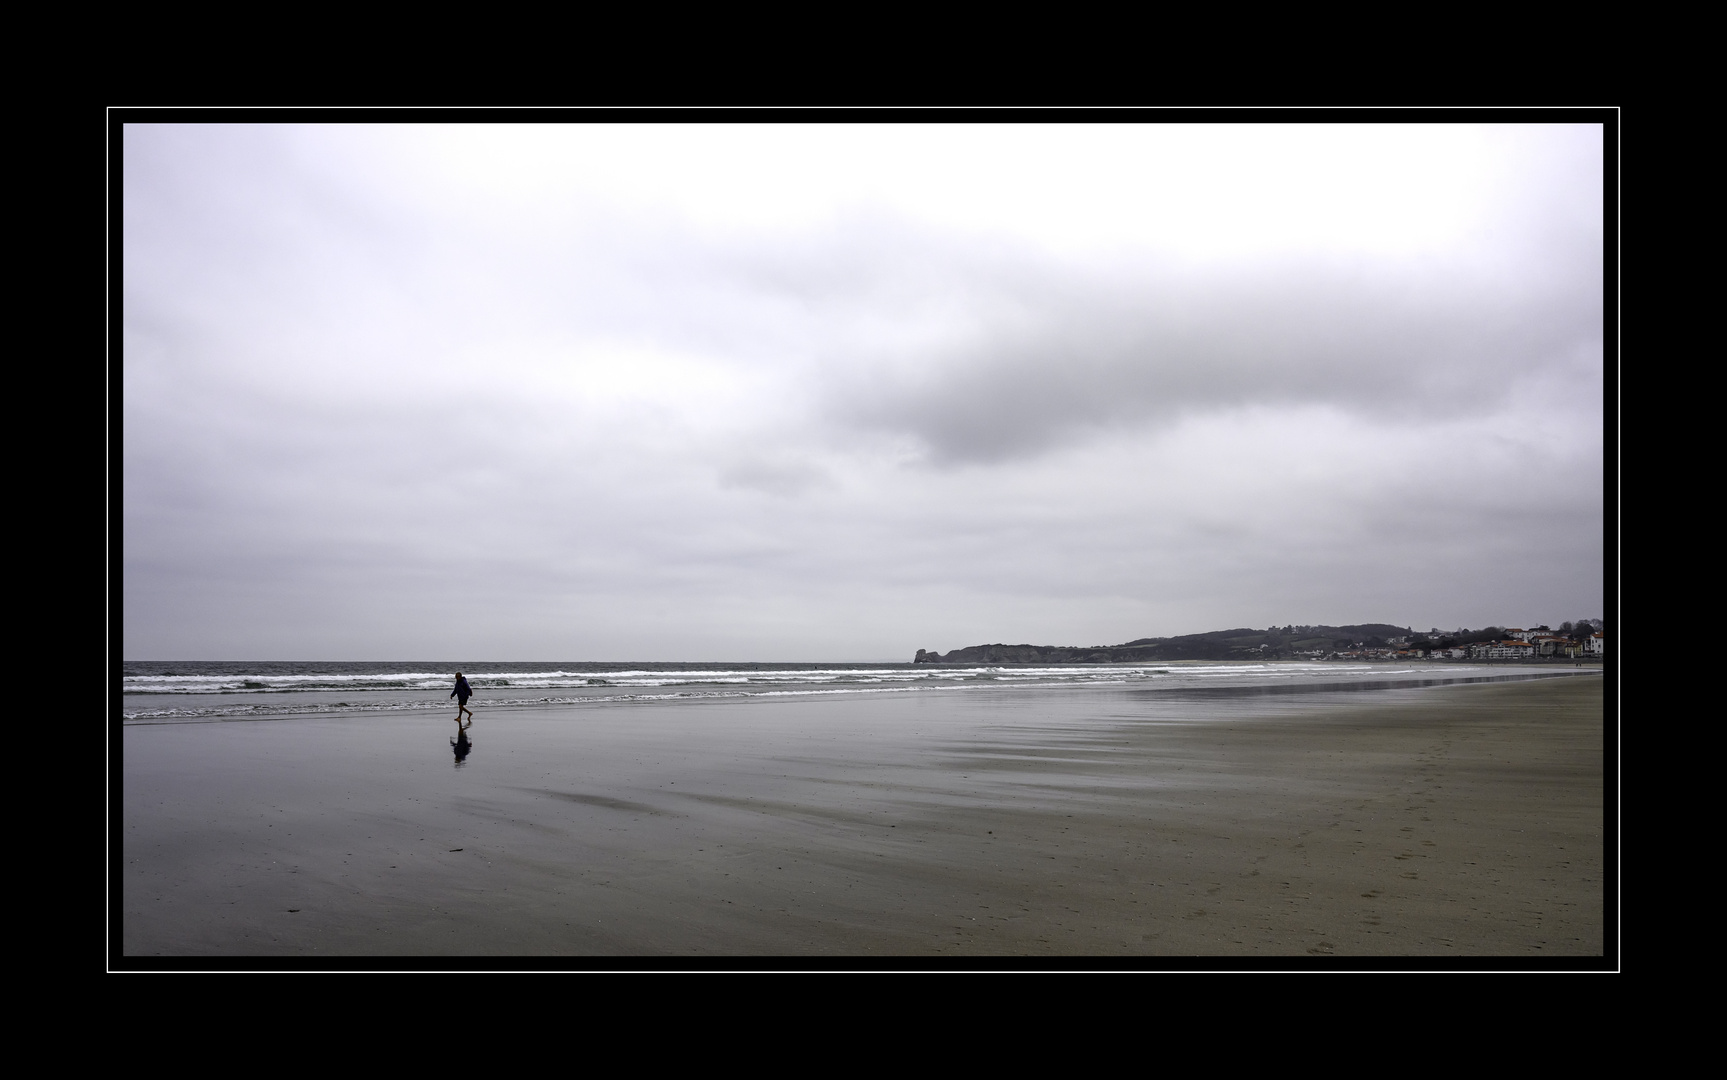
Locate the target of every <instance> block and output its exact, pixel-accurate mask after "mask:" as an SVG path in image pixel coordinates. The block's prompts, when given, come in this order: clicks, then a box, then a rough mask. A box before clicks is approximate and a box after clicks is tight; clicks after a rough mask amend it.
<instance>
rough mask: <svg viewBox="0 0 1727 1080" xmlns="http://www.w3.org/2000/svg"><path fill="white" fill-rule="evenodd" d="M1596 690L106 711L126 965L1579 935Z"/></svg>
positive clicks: (1034, 957)
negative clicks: (458, 739) (466, 749)
mask: <svg viewBox="0 0 1727 1080" xmlns="http://www.w3.org/2000/svg"><path fill="white" fill-rule="evenodd" d="M1604 684H1605V680H1604V679H1603V678H1601V677H1600V676H1598V675H1582V676H1575V677H1571V678H1564V677H1561V678H1539V679H1532V680H1518V681H1511V682H1505V681H1493V682H1488V683H1474V684H1452V685H1445V686H1437V687H1428V688H1422V689H1398V690H1379V691H1374V692H1369V693H1362V692H1356V691H1352V692H1348V693H1335V694H1332V693H1323V692H1322V693H1316V694H1314V695H1312V696H1311V697H1306V698H1304V697H1301V696H1299V695H1274V696H1270V697H1267V696H1262V695H1258V694H1250V695H1223V696H1216V697H1214V698H1213V699H1212V700H1205V701H1200V700H1195V699H1193V698H1188V697H1185V696H1180V697H1174V696H1170V695H1163V694H1160V693H1159V692H1155V691H1135V690H1131V689H1122V690H1117V691H1103V690H1093V691H1087V692H1085V693H1070V692H1066V691H1060V690H1058V691H1053V692H1049V691H1035V690H1032V691H1024V692H1017V691H1012V690H1001V691H998V692H996V693H993V694H990V695H947V694H941V695H888V696H885V697H882V698H875V699H862V698H852V699H843V700H842V699H811V698H785V699H778V700H773V701H763V700H761V699H750V700H744V701H716V702H711V703H704V706H703V707H702V708H701V709H699V710H691V709H690V708H689V707H688V706H676V705H673V706H661V705H653V704H637V705H632V706H631V707H630V708H628V709H616V708H595V709H586V710H577V711H575V712H572V711H570V710H555V709H543V710H535V709H533V708H528V707H515V708H511V709H507V710H505V709H500V710H498V711H497V712H496V713H495V714H492V715H490V716H488V715H487V714H486V713H485V712H483V711H482V712H481V714H480V717H479V720H478V722H477V723H476V724H475V725H474V727H473V728H472V729H471V730H470V737H471V739H472V741H473V747H474V749H473V751H472V754H471V756H470V757H469V758H468V759H467V761H466V762H465V763H464V764H463V765H462V767H460V768H455V767H453V761H452V756H451V753H450V749H449V746H448V737H449V736H451V735H452V734H453V732H454V725H453V724H452V723H450V722H449V721H448V720H447V719H433V718H430V717H426V716H421V715H415V716H402V717H379V718H372V717H367V718H363V719H362V718H357V717H352V716H349V717H331V718H308V719H296V720H292V721H285V722H272V723H225V724H208V723H190V724H178V725H175V724H160V725H151V724H146V725H126V726H124V727H123V729H122V730H121V731H120V733H119V737H120V738H121V740H122V742H123V746H124V750H123V753H122V770H123V783H122V793H123V794H122V800H121V802H122V809H121V814H120V826H119V828H120V831H119V835H118V842H117V845H116V846H117V848H118V851H119V863H120V865H119V873H118V875H117V876H118V878H119V888H118V890H117V892H118V895H117V897H116V901H117V904H118V912H117V914H118V922H119V927H118V931H119V933H118V937H119V944H118V947H117V948H118V952H119V956H118V963H119V966H124V967H138V968H149V967H152V966H164V965H165V966H174V963H175V962H176V961H177V960H178V961H187V960H189V961H193V962H202V963H208V962H210V961H218V962H219V961H221V960H224V959H226V960H234V961H245V963H244V964H237V965H236V966H252V965H253V964H254V963H256V964H258V965H260V966H272V965H276V966H279V965H280V964H282V963H292V964H294V965H296V966H305V965H307V964H310V965H313V966H316V965H318V964H319V963H321V962H324V961H325V960H327V961H328V962H329V963H330V964H331V965H332V966H335V967H353V966H356V964H367V963H368V962H369V961H373V960H377V959H380V958H389V957H411V958H416V962H417V963H423V962H425V961H426V960H427V959H429V958H438V957H449V958H456V959H458V960H460V961H461V963H462V964H463V965H467V964H471V963H472V962H473V961H474V960H475V959H477V958H486V957H505V958H507V957H524V958H536V959H535V960H534V962H533V964H532V965H530V966H542V965H544V964H545V963H546V962H548V961H550V960H553V959H556V958H567V959H568V960H570V961H572V962H573V964H572V966H576V967H580V966H584V965H583V963H582V962H583V961H584V960H586V961H591V962H600V961H607V962H615V961H616V960H618V959H622V958H629V957H643V958H649V959H651V960H652V961H653V963H654V964H656V965H663V964H665V963H675V962H677V961H678V959H679V958H683V959H684V960H687V961H691V962H696V963H702V964H711V963H714V962H719V961H724V960H725V959H727V958H733V959H759V958H764V957H785V958H788V959H790V960H794V961H796V962H797V963H798V964H800V965H808V964H812V963H814V964H821V963H823V962H830V961H831V962H833V963H834V966H840V967H844V966H848V965H847V964H846V963H844V961H845V960H847V959H850V958H857V960H856V961H854V963H865V964H870V965H873V964H876V963H878V962H879V961H880V958H901V957H903V958H908V959H909V960H911V961H913V962H915V963H926V964H927V963H951V962H954V960H955V958H958V959H959V960H961V961H963V960H964V959H966V958H975V959H977V960H982V961H988V962H990V963H992V964H999V962H1000V961H1001V960H1004V959H1006V960H1012V959H1015V958H1017V959H1021V960H1024V961H1027V962H1035V963H1044V962H1047V960H1048V959H1049V958H1087V959H1088V960H1092V961H1098V962H1110V963H1117V964H1119V963H1121V962H1123V960H1132V959H1136V958H1138V959H1145V960H1148V961H1150V965H1149V966H1156V960H1157V958H1160V957H1164V958H1200V957H1217V958H1220V959H1228V960H1230V961H1233V962H1238V963H1239V962H1253V961H1254V960H1256V959H1259V960H1264V959H1272V960H1279V961H1282V962H1288V961H1290V960H1291V959H1293V960H1295V961H1297V962H1311V963H1328V962H1329V961H1320V960H1317V959H1316V958H1319V957H1357V958H1363V959H1365V960H1369V961H1372V962H1375V963H1378V962H1382V961H1383V960H1385V959H1391V958H1397V957H1422V958H1438V959H1440V960H1442V961H1443V960H1458V959H1462V960H1463V961H1464V962H1468V961H1472V960H1482V959H1490V958H1509V959H1515V960H1518V962H1521V963H1541V962H1544V960H1551V959H1553V958H1556V957H1565V958H1591V957H1594V958H1599V957H1602V956H1603V955H1604V953H1605V948H1606V925H1605V917H1606V916H1605V912H1606V903H1605V900H1606V889H1607V885H1606V881H1605V877H1604V871H1605V866H1606V859H1605V851H1604V844H1605V836H1606V831H1605V821H1604V820H1603V815H1604V812H1605V805H1606V804H1605V778H1604V773H1603V766H1604V762H1603V751H1604V738H1605V727H1604V724H1605V715H1604V714H1605V685H1604ZM502 966H507V965H502ZM1075 966H1086V965H1084V964H1079V965H1075Z"/></svg>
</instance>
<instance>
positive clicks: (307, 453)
mask: <svg viewBox="0 0 1727 1080" xmlns="http://www.w3.org/2000/svg"><path fill="white" fill-rule="evenodd" d="M435 135H437V133H436V132H418V131H414V130H412V129H406V130H397V129H388V130H386V131H382V132H379V133H378V134H377V137H376V139H371V138H370V136H369V135H368V133H365V132H359V133H354V132H341V133H327V132H321V131H319V130H317V129H273V128H263V129H252V128H234V129H219V128H209V129H206V128H194V129H143V130H136V131H134V130H131V129H129V130H128V135H127V141H126V146H125V153H126V160H125V175H126V183H125V191H124V222H123V227H124V233H123V235H124V237H125V240H124V244H125V266H124V292H123V296H122V320H123V329H124V355H123V357H122V358H121V363H122V370H121V376H122V386H123V389H122V409H123V437H124V443H123V453H124V462H123V478H122V484H123V493H122V494H123V502H124V517H125V520H124V523H123V545H124V560H125V564H124V565H125V571H124V590H125V599H124V609H125V635H126V643H127V644H126V648H127V651H128V655H137V656H182V657H189V656H194V655H209V656H214V655H231V656H239V655H241V653H242V652H244V653H248V654H250V655H256V656H279V657H286V656H317V655H322V656H337V655H349V656H365V657H379V656H386V655H396V656H409V655H419V656H439V655H443V656H449V655H458V654H462V655H479V656H496V657H512V656H514V657H524V656H539V657H553V656H561V657H564V658H578V657H594V658H637V659H642V658H663V659H677V658H699V657H707V658H715V657H724V658H731V659H742V658H750V657H772V658H782V659H796V658H810V659H821V658H828V659H839V658H871V657H876V658H879V657H887V656H902V655H909V654H910V652H911V651H912V650H913V649H915V648H919V647H932V648H940V649H946V648H952V647H954V646H957V645H963V644H970V643H974V642H975V641H981V640H1001V639H1006V638H1012V639H1014V640H1070V641H1084V642H1087V643H1090V642H1102V641H1108V640H1127V639H1130V638H1133V637H1138V636H1144V635H1147V634H1157V633H1180V632H1188V631H1194V630H1201V629H1209V628H1213V627H1214V626H1221V625H1226V624H1235V625H1241V624H1248V625H1263V624H1266V623H1269V622H1271V621H1277V622H1280V623H1281V622H1289V621H1296V622H1320V621H1332V622H1352V621H1360V620H1363V619H1391V620H1393V621H1414V622H1424V623H1427V624H1437V625H1447V624H1452V625H1455V624H1459V623H1461V624H1470V625H1474V624H1478V623H1482V622H1488V621H1503V620H1517V621H1531V622H1533V621H1539V620H1540V619H1551V620H1560V619H1572V618H1576V617H1578V616H1579V614H1581V613H1583V612H1584V610H1585V609H1589V610H1590V612H1591V613H1592V614H1600V613H1601V612H1600V611H1599V610H1598V609H1599V606H1600V596H1601V571H1602V565H1603V564H1602V559H1603V554H1602V547H1601V543H1600V539H1599V538H1600V534H1601V526H1602V518H1601V515H1602V499H1601V481H1602V475H1603V473H1602V469H1603V466H1602V461H1601V454H1602V446H1601V425H1602V420H1603V415H1602V378H1603V370H1602V365H1603V363H1604V359H1603V357H1604V343H1603V329H1602V324H1603V313H1602V274H1603V267H1602V250H1601V240H1600V223H1599V216H1600V215H1599V209H1600V205H1599V182H1598V178H1594V177H1592V176H1591V174H1590V173H1589V169H1588V168H1582V167H1580V166H1579V165H1578V162H1577V160H1576V159H1577V156H1578V154H1579V153H1582V154H1583V162H1584V164H1585V165H1589V164H1591V163H1592V164H1593V167H1594V169H1595V171H1596V173H1598V172H1599V166H1600V162H1599V160H1598V153H1599V150H1598V146H1597V148H1596V151H1595V153H1596V154H1597V158H1596V159H1590V158H1589V155H1588V145H1587V141H1586V140H1585V141H1584V142H1583V143H1582V144H1579V143H1576V142H1567V141H1565V140H1559V141H1558V143H1557V144H1556V148H1555V147H1552V146H1548V145H1547V143H1543V142H1541V141H1540V140H1536V142H1537V143H1539V145H1536V146H1534V148H1533V149H1531V148H1529V147H1522V146H1521V145H1520V146H1519V148H1518V149H1517V153H1516V154H1510V155H1508V156H1507V157H1506V158H1505V159H1504V160H1505V161H1506V162H1508V163H1507V164H1504V165H1503V166H1501V167H1500V171H1501V173H1503V174H1504V175H1506V176H1509V177H1511V178H1512V180H1514V181H1515V182H1511V181H1506V183H1505V188H1504V191H1503V193H1502V197H1501V198H1499V199H1498V200H1497V201H1496V202H1494V204H1493V205H1492V207H1490V208H1489V210H1488V211H1484V212H1483V213H1482V214H1481V215H1480V216H1479V218H1478V220H1476V221H1475V224H1473V225H1471V226H1470V227H1469V229H1468V230H1464V231H1462V232H1459V234H1458V236H1457V238H1456V239H1455V241H1454V242H1448V243H1444V244H1436V243H1435V242H1432V241H1429V240H1423V241H1421V243H1420V244H1414V242H1413V241H1412V242H1411V243H1412V244H1414V246H1412V247H1409V248H1408V250H1405V249H1404V248H1400V247H1398V246H1396V245H1381V246H1380V247H1373V246H1372V245H1367V246H1362V244H1360V243H1358V244H1357V246H1356V247H1355V248H1350V247H1348V245H1339V246H1334V247H1314V246H1312V245H1311V244H1309V245H1307V246H1302V245H1300V244H1295V245H1291V244H1284V245H1283V246H1281V247H1275V248H1271V247H1268V248H1266V249H1265V250H1257V249H1251V250H1240V249H1239V242H1237V243H1238V247H1233V248H1230V249H1229V250H1228V251H1226V252H1224V253H1222V254H1218V255H1215V256H1213V255H1208V254H1207V253H1205V252H1203V251H1199V252H1196V251H1194V250H1189V249H1182V250H1176V249H1175V248H1173V247H1160V246H1159V245H1158V243H1156V242H1155V236H1153V235H1151V234H1149V233H1147V232H1145V231H1144V229H1143V228H1142V229H1141V231H1140V232H1138V233H1135V234H1132V235H1131V236H1129V237H1128V238H1127V240H1124V242H1123V243H1122V244H1120V245H1115V246H1107V245H1106V246H1105V247H1102V248H1096V249H1093V248H1085V247H1078V248H1076V247H1073V246H1071V245H1070V246H1067V247H1063V246H1061V245H1060V244H1058V243H1055V242H1053V241H1052V242H1049V243H1045V242H1044V240H1043V238H1042V237H1041V234H1036V233H1035V232H1031V233H1028V232H1025V231H1023V230H1022V231H1020V232H1015V231H1014V229H1015V228H1018V227H1019V225H1020V223H1021V220H1022V218H1023V219H1026V220H1030V219H1033V218H1035V217H1036V214H1035V213H1033V212H1032V211H1040V210H1043V209H1047V207H1040V206H1028V207H1026V208H1025V209H1026V210H1027V213H1025V214H1023V215H1022V214H1019V213H1015V214H1012V215H1010V216H1009V217H1008V218H1006V219H1004V224H1003V225H1002V227H1001V228H999V229H994V230H992V229H989V228H983V227H981V226H979V225H978V224H977V223H976V222H975V221H973V222H971V223H970V224H968V225H967V226H966V227H963V228H962V227H958V226H950V225H948V224H945V223H944V222H943V221H942V220H941V218H940V217H939V215H932V214H931V212H930V211H929V208H928V207H927V206H921V205H912V204H910V203H907V204H905V205H900V204H897V203H895V202H894V200H893V199H889V198H882V199H879V200H877V201H875V202H873V203H872V202H869V201H867V200H864V201H861V202H857V201H854V202H844V203H841V204H836V209H835V210H834V211H833V212H832V213H828V214H818V215H814V216H813V217H808V219H807V220H806V219H805V218H799V219H797V220H795V221H791V222H789V223H781V224H768V225H762V224H758V223H748V222H746V224H745V225H742V226H740V225H737V224H735V223H734V222H732V221H731V220H730V219H729V218H728V219H725V220H723V221H720V223H718V224H716V223H715V221H713V220H709V219H707V218H702V217H701V216H700V214H699V213H697V212H696V211H694V210H691V209H689V206H683V207H682V208H681V209H680V208H677V207H666V206H658V205H656V204H654V203H652V202H651V201H648V202H635V203H628V204H626V203H624V202H620V201H618V200H617V199H614V198H612V197H611V196H602V195H597V194H595V193H594V191H592V190H589V189H587V188H584V187H582V186H581V183H580V182H579V181H580V180H581V177H582V173H581V170H580V168H575V167H573V166H570V167H569V168H572V169H574V171H572V172H569V173H568V174H567V175H566V174H565V173H557V172H556V171H555V170H554V174H549V177H548V178H542V182H541V183H540V184H539V187H537V188H532V189H527V188H524V189H520V190H519V189H517V188H515V187H511V186H510V185H511V184H513V183H515V182H516V180H515V177H516V176H517V174H516V173H515V172H512V171H511V170H509V169H506V168H502V167H500V168H499V169H497V170H495V171H493V172H488V173H486V174H485V175H482V176H479V177H478V178H475V177H474V176H470V175H469V174H467V173H465V172H463V171H462V170H463V169H464V168H466V167H467V166H466V159H465V158H462V157H461V156H460V155H445V156H439V154H434V153H432V152H431V150H428V149H426V148H427V147H429V146H434V144H436V139H435V138H433V136H435ZM362 136H364V137H362ZM1548 141H1549V142H1551V141H1552V140H1551V139H1550V140H1548ZM1580 146H1581V149H1580ZM440 153H441V151H440ZM1519 154H1521V155H1522V157H1519V156H1518V155H1519ZM571 160H575V161H577V162H578V163H579V162H580V161H581V160H585V159H582V158H580V157H579V156H578V157H577V158H573V159H571ZM1495 160H1498V159H1495ZM565 167H566V166H559V168H565ZM738 170H739V171H738V172H737V174H736V175H737V176H747V175H749V173H748V168H747V167H746V166H738ZM523 175H529V177H530V179H531V178H532V177H531V175H530V174H523ZM1495 175H1498V174H1495ZM733 179H734V181H735V179H736V176H734V178H733ZM656 182H659V181H656ZM487 185H490V186H487ZM668 190H682V189H681V188H678V187H677V186H676V185H671V186H670V187H669V188H668ZM692 190H695V191H696V194H695V195H692V196H691V198H693V199H697V200H698V203H699V200H700V199H701V198H705V197H706V196H705V195H703V194H702V193H701V190H700V185H696V186H695V188H692ZM738 190H744V189H741V188H740V189H738ZM1062 197H1064V198H1065V197H1068V196H1067V195H1066V194H1065V193H1063V194H1062ZM608 199H610V201H608ZM691 205H697V204H691ZM762 205H763V206H766V208H767V209H765V210H764V209H760V208H758V209H757V210H756V211H753V212H755V213H758V214H767V213H768V212H769V211H771V210H772V205H771V201H764V202H763V203H762ZM699 208H700V207H699V205H698V209H699ZM1592 208H1593V210H1594V211H1595V213H1594V216H1593V217H1591V214H1590V212H1589V211H1590V210H1591V209H1592ZM1015 209H1016V210H1017V209H1019V208H1017V207H1016V208H1015ZM1340 212H1341V211H1334V213H1340ZM1219 220H1227V215H1221V216H1220V217H1219ZM1340 220H1345V221H1346V219H1340ZM1385 220H1388V221H1392V222H1395V221H1397V220H1399V219H1398V218H1397V217H1396V215H1391V216H1390V217H1387V218H1385ZM1460 228H1461V227H1460ZM1148 237H1149V238H1148ZM1423 244H1425V245H1426V246H1422V245H1423ZM1530 550H1539V551H1541V552H1543V557H1542V558H1541V559H1540V560H1539V565H1538V566H1536V565H1534V564H1532V563H1530V561H1529V560H1527V559H1521V558H1519V557H1518V554H1517V553H1519V552H1527V551H1530ZM1507 607H1515V608H1516V609H1517V610H1515V611H1508V610H1506V608H1507ZM1388 609H1389V610H1388ZM234 650H240V651H239V652H236V651H234Z"/></svg>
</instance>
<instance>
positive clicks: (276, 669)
mask: <svg viewBox="0 0 1727 1080" xmlns="http://www.w3.org/2000/svg"><path fill="white" fill-rule="evenodd" d="M457 671H461V672H463V673H464V674H465V675H466V676H467V679H468V683H469V685H470V686H472V687H473V690H474V697H473V699H472V700H471V701H470V702H469V708H471V709H476V710H479V709H519V708H525V707H530V706H532V707H539V708H545V707H547V706H567V707H569V708H572V709H581V708H597V707H603V706H615V705H627V704H630V703H676V702H689V703H697V702H714V701H737V700H744V699H750V698H759V699H779V698H792V697H812V698H813V697H822V696H836V695H846V696H854V697H855V696H861V695H869V694H988V693H992V692H999V691H1003V690H1017V691H1038V690H1047V691H1057V690H1079V689H1088V688H1095V689H1119V688H1134V689H1142V690H1147V691H1157V692H1159V693H1167V694H1172V695H1178V696H1181V695H1200V696H1213V695H1238V694H1277V693H1294V692H1316V691H1346V690H1368V689H1393V688H1401V687H1408V688H1414V687H1419V686H1432V685H1441V684H1447V683H1464V682H1486V681H1500V680H1505V679H1524V678H1531V677H1543V676H1550V675H1571V674H1576V673H1577V672H1575V671H1574V670H1573V669H1572V668H1571V667H1570V666H1569V665H1566V666H1564V667H1557V666H1555V667H1551V668H1548V667H1546V666H1538V667H1529V666H1523V665H1519V666H1517V667H1516V668H1513V667H1510V666H1504V665H1491V664H1459V663H1455V662H1450V663H1448V662H1428V663H1401V664H1397V663H1393V664H1387V663H1346V662H1337V661H1311V662H1302V661H1271V662H1215V661H1176V662H1170V663H1147V664H1076V665H1066V666H1063V665H1049V666H1041V665H1019V664H1015V665H988V664H978V665H946V664H911V663H854V664H797V663H767V662H761V663H756V662H747V663H718V662H710V663H663V662H654V663H648V662H643V663H594V662H568V663H566V662H556V663H554V662H540V661H515V662H472V663H451V662H448V661H420V660H414V661H337V662H315V661H268V662H262V661H250V662H222V661H201V660H200V661H137V660H128V661H124V662H123V663H122V665H121V680H120V682H121V685H120V698H121V706H120V720H121V721H122V723H125V724H174V723H214V722H223V721H237V720H279V719H291V718H294V717H306V716H329V715H344V714H351V715H355V716H364V715H367V714H402V713H413V712H428V713H431V712H437V711H439V710H444V711H453V710H454V708H455V705H454V703H453V702H452V701H451V700H450V692H451V690H452V688H453V687H454V685H455V674H456V672H457Z"/></svg>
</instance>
